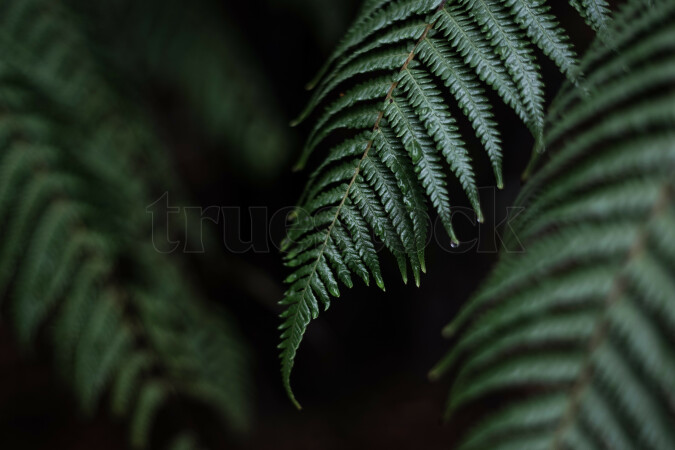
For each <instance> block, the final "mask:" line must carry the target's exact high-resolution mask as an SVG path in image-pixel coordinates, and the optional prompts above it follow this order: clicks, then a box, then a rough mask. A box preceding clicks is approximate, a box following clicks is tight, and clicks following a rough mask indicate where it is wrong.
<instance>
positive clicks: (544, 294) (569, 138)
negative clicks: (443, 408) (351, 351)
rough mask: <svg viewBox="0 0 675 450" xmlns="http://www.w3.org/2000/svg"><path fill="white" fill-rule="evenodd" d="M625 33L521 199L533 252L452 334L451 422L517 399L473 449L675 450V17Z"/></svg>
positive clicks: (670, 13) (630, 13)
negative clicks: (480, 405) (470, 410)
mask: <svg viewBox="0 0 675 450" xmlns="http://www.w3.org/2000/svg"><path fill="white" fill-rule="evenodd" d="M616 20H617V27H615V28H613V30H612V29H611V28H609V27H608V31H607V32H608V33H610V32H611V33H615V34H607V35H605V36H603V37H602V38H601V39H602V40H603V41H604V40H606V39H608V38H609V39H611V41H612V42H615V43H617V44H619V46H620V48H621V51H619V52H618V53H612V52H607V50H606V49H605V48H603V47H602V46H594V47H592V50H591V51H590V53H589V54H588V56H587V57H586V58H585V59H584V61H582V64H581V66H582V67H584V66H587V67H591V66H590V65H589V63H588V61H593V65H592V69H591V70H589V72H588V77H587V78H586V79H585V80H583V81H581V82H580V85H579V89H582V92H585V93H586V94H585V95H576V96H575V97H576V98H577V101H576V102H570V101H569V100H564V101H562V102H559V103H557V104H558V105H559V109H558V114H559V117H560V118H561V119H559V120H557V121H555V122H553V123H552V125H551V127H550V128H549V129H548V130H547V133H546V135H545V143H546V146H547V148H548V149H549V153H548V154H550V155H551V157H550V160H549V161H547V162H546V163H544V164H543V166H542V167H541V169H540V170H539V171H537V173H536V174H535V175H534V176H533V177H532V179H531V180H530V181H529V182H528V184H527V185H526V187H525V188H524V189H523V191H522V193H521V195H520V197H519V199H518V201H517V203H518V205H520V206H522V207H524V208H525V209H524V212H523V214H522V216H520V217H518V218H517V219H516V220H515V223H514V224H513V225H512V228H513V230H514V231H513V235H512V236H511V239H512V240H513V239H518V240H519V241H520V242H521V243H522V245H523V247H524V248H525V250H526V251H525V252H523V253H517V254H516V253H505V254H502V255H501V259H500V261H499V263H498V265H497V267H496V268H495V270H494V271H493V273H492V275H491V276H490V277H489V278H488V280H487V281H486V282H485V283H484V284H483V286H482V287H481V289H480V290H479V292H478V293H477V294H476V295H475V296H474V297H473V299H472V300H471V301H470V302H469V303H468V304H467V306H466V307H465V308H464V309H463V310H462V311H461V312H460V314H459V315H458V316H457V318H456V319H455V320H454V321H453V322H452V323H451V324H450V325H449V326H448V327H447V328H446V329H445V330H444V333H445V334H446V335H447V336H453V337H455V338H456V343H455V345H454V347H453V349H452V350H451V351H450V352H449V353H448V354H447V356H446V357H445V358H444V359H443V360H442V361H441V362H440V363H439V364H438V366H437V367H436V368H435V369H434V370H433V371H432V373H431V376H432V377H438V376H440V375H441V374H442V373H444V372H447V371H452V373H453V374H454V379H453V386H452V389H451V393H450V400H449V404H448V414H455V413H457V412H458V411H460V410H461V409H462V408H464V407H466V406H467V405H469V404H471V403H474V402H476V401H478V400H480V399H484V398H488V397H490V396H492V395H495V394H505V393H506V394H517V395H510V396H508V397H507V398H510V399H512V400H510V401H508V402H507V404H506V405H505V406H504V407H503V408H502V410H501V411H499V412H497V413H494V414H492V415H491V416H488V417H487V418H486V419H484V420H482V421H481V422H480V423H479V424H478V426H477V427H476V428H474V429H473V430H471V431H470V432H469V433H468V436H467V437H466V440H465V441H464V444H463V445H462V446H461V447H460V448H463V449H474V448H542V449H543V448H563V447H569V448H625V449H628V448H650V449H666V448H672V447H673V446H675V433H674V432H673V427H672V416H673V413H675V410H674V406H673V402H672V392H673V390H674V389H675V381H674V380H675V354H674V353H673V348H674V344H675V331H674V330H675V307H674V305H673V302H672V300H673V298H675V283H673V279H675V272H673V267H675V266H674V265H673V262H675V234H674V233H673V231H674V230H675V184H673V173H674V171H675V132H674V130H675V66H674V65H673V63H674V62H675V53H673V52H672V51H662V49H663V48H664V46H666V47H667V46H669V45H672V43H670V44H666V42H665V41H664V36H666V35H667V34H668V33H672V31H673V29H675V9H674V8H673V7H672V2H668V1H661V2H654V4H652V5H651V6H650V8H644V2H642V1H640V0H633V1H632V2H630V3H629V4H628V5H627V6H626V7H625V8H624V9H623V11H622V12H621V13H620V14H619V16H618V17H617V19H616ZM622 23H632V24H639V28H640V29H639V30H638V29H634V28H633V29H629V28H628V27H626V28H623V29H622V27H621V26H620V24H622ZM626 34H631V35H633V36H639V37H637V39H635V40H633V41H632V42H631V41H629V40H627V39H626ZM600 54H602V56H601V55H600ZM619 68H620V69H619ZM600 80H602V81H601V82H600ZM619 86H621V88H619ZM566 92H571V91H566ZM563 95H565V94H563ZM568 95H569V94H568ZM564 98H565V99H566V98H567V97H564ZM563 136H564V139H563Z"/></svg>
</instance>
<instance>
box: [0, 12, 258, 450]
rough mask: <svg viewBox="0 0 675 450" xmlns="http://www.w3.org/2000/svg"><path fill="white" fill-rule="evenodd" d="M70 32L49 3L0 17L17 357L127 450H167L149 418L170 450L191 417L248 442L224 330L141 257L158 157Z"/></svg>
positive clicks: (182, 285) (162, 168)
mask: <svg viewBox="0 0 675 450" xmlns="http://www.w3.org/2000/svg"><path fill="white" fill-rule="evenodd" d="M74 23H75V22H74V21H73V16H72V15H71V14H70V12H69V10H68V9H66V8H63V7H62V4H61V3H60V2H53V1H51V0H25V1H20V2H14V1H12V2H2V3H1V4H0V55H1V56H0V148H1V149H2V151H1V152H0V154H1V155H2V156H0V232H1V233H2V235H3V240H2V243H0V299H2V300H3V301H2V310H3V312H4V313H5V314H4V317H3V320H5V321H8V322H9V323H10V324H11V326H12V328H13V329H14V330H15V333H16V335H17V336H18V339H19V341H20V343H21V344H23V345H24V346H25V347H30V346H31V344H32V343H35V342H36V341H37V340H40V339H44V340H45V341H46V342H48V344H49V345H48V346H49V349H50V350H51V353H52V355H51V357H52V359H53V361H54V365H55V367H56V369H57V372H58V373H59V374H60V375H61V376H62V378H63V379H64V380H65V381H67V382H68V383H69V384H70V385H71V387H72V389H73V390H74V391H75V393H76V394H77V397H78V398H79V400H80V403H81V405H82V407H83V409H84V410H85V411H86V412H89V413H92V412H94V411H95V410H96V409H97V407H98V406H99V404H100V400H101V399H102V398H103V397H104V396H105V397H107V398H109V399H110V406H111V409H112V411H113V413H114V414H116V415H119V416H121V417H124V418H128V419H129V422H130V428H131V442H132V445H133V446H134V447H135V448H144V447H147V446H148V444H149V443H150V442H151V441H152V442H155V441H156V440H157V439H159V441H160V442H161V441H162V440H170V439H171V438H172V437H173V436H168V437H159V438H158V437H157V436H155V435H153V434H152V430H153V428H154V422H155V421H156V420H157V417H158V415H159V413H160V411H162V412H164V411H165V412H166V414H169V415H177V416H178V419H177V420H178V423H179V424H180V425H181V427H182V428H185V429H186V430H187V434H181V433H182V431H185V430H183V429H177V430H173V429H172V430H171V431H172V432H176V438H177V441H176V442H175V448H181V446H182V448H185V445H187V444H186V442H194V441H195V440H198V439H200V438H201V436H199V432H200V431H201V430H200V428H199V426H200V425H199V424H195V423H193V421H192V419H191V418H189V411H192V410H195V409H198V410H200V411H201V410H202V409H205V410H207V411H208V414H209V416H210V417H212V418H213V419H214V420H218V421H219V422H221V423H226V424H228V425H229V426H230V427H231V428H232V429H233V430H241V429H244V428H245V427H246V424H247V421H248V415H249V409H250V400H249V396H248V392H249V388H248V374H247V366H248V362H247V356H246V351H245V348H244V346H243V344H242V342H241V338H240V337H239V335H238V333H237V332H236V329H235V326H234V325H233V324H232V323H230V321H229V319H228V318H227V314H226V313H224V312H222V311H218V312H216V311H214V308H213V307H212V306H210V305H208V304H207V303H205V302H204V301H202V300H201V299H200V298H199V294H198V293H197V292H196V291H195V290H194V289H192V288H191V287H190V286H189V283H188V282H187V280H186V279H185V278H184V277H183V276H182V275H181V274H180V271H179V270H178V269H177V267H176V263H175V261H172V260H169V259H168V258H166V257H164V255H161V254H159V253H157V251H156V250H155V249H154V248H153V246H152V244H151V239H150V236H149V231H150V229H149V226H148V221H147V217H146V212H145V207H146V205H147V204H149V203H151V201H152V200H153V195H154V194H155V192H154V190H155V189H157V186H156V185H155V182H156V181H157V180H158V179H162V186H163V187H165V186H167V185H170V184H171V179H172V175H171V171H170V170H169V169H168V167H169V164H168V163H167V161H166V159H167V157H166V155H165V154H164V153H163V151H162V150H161V149H160V147H159V146H158V145H157V143H156V141H155V139H154V138H153V136H152V127H150V126H149V125H148V124H147V123H146V122H145V121H144V119H143V115H142V114H141V113H140V111H139V110H137V109H135V108H134V107H133V106H132V105H130V104H128V103H126V102H125V101H124V99H123V98H122V96H120V95H119V94H118V93H117V92H116V91H115V90H114V89H113V88H112V87H111V86H110V85H109V83H107V82H106V80H105V78H104V77H102V76H101V75H100V72H99V70H98V67H97V60H96V58H95V57H93V56H92V50H91V49H90V48H89V46H88V45H87V41H86V40H85V39H84V38H83V37H82V34H81V33H80V30H79V29H78V27H77V26H75V25H74ZM145 174H150V175H151V176H152V177H155V178H156V179H153V178H148V177H147V176H145ZM181 414H182V415H181ZM184 419H189V420H184ZM172 420H173V419H172ZM195 433H196V434H195Z"/></svg>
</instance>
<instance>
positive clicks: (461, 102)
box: [280, 0, 602, 402]
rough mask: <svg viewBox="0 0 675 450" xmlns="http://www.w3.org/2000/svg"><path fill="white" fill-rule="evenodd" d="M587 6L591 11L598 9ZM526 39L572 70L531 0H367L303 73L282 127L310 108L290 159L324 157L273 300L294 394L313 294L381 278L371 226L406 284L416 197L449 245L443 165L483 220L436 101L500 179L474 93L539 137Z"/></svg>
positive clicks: (467, 169)
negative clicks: (283, 282) (492, 95)
mask: <svg viewBox="0 0 675 450" xmlns="http://www.w3.org/2000/svg"><path fill="white" fill-rule="evenodd" d="M591 6H592V5H591V3H590V2H584V4H583V5H579V10H580V11H582V12H584V16H585V17H590V14H588V13H587V10H589V9H590V8H591ZM593 11H594V14H593V17H597V14H595V13H596V12H597V13H598V14H600V13H602V10H598V11H599V12H598V11H596V9H593ZM535 46H537V47H539V48H540V49H541V50H542V51H543V53H544V54H545V55H547V56H548V57H550V58H551V59H552V60H553V61H554V62H555V63H556V65H557V66H558V67H559V68H560V70H561V72H562V73H563V74H564V75H565V76H567V77H568V79H570V80H573V81H576V77H577V76H578V74H579V70H578V67H577V61H576V56H575V53H574V50H573V48H572V46H571V44H570V41H569V39H568V38H567V36H566V33H565V31H564V30H563V29H562V28H561V27H560V25H559V24H558V22H557V21H556V20H555V18H554V17H553V16H552V15H551V14H550V12H549V7H548V5H547V4H546V2H545V1H543V0H539V1H535V2H532V1H525V0H510V1H506V2H497V1H492V0H462V1H459V2H446V1H442V0H400V1H397V2H393V1H388V0H372V1H369V2H366V4H364V7H363V9H362V11H361V13H360V15H359V16H358V17H357V19H356V20H355V22H354V24H353V25H352V26H351V28H350V29H349V30H348V31H347V33H346V34H345V36H344V38H343V40H342V41H341V42H340V43H339V44H338V46H337V48H336V50H335V51H334V53H333V54H332V55H331V57H330V58H329V59H328V61H327V62H326V64H325V65H324V66H323V68H322V69H321V71H320V72H319V75H318V76H317V77H316V79H315V80H314V81H312V82H311V83H310V87H311V88H313V91H314V92H313V95H312V98H311V100H310V101H309V103H308V105H307V107H306V108H305V110H304V111H303V112H302V113H301V114H300V115H299V117H298V118H297V119H296V120H295V121H293V124H297V123H300V122H301V121H303V120H305V119H307V118H308V117H310V116H311V115H312V114H316V117H317V119H316V122H315V125H314V127H313V129H312V131H311V133H310V136H309V138H308V140H307V143H306V145H305V148H304V150H303V152H302V155H301V157H300V159H299V161H298V163H297V165H296V166H295V169H296V170H299V169H302V168H303V167H305V165H306V163H307V162H308V160H309V158H310V156H311V155H312V154H313V153H315V151H317V150H324V151H325V156H323V157H322V159H323V162H322V163H321V164H320V165H319V167H318V168H317V169H316V170H315V171H314V172H313V173H312V174H311V176H310V179H309V182H308V184H307V187H306V189H305V191H304V193H303V195H302V197H301V200H300V202H299V205H300V207H299V208H298V211H299V213H298V214H297V219H296V223H295V224H294V225H293V229H292V230H291V231H289V233H288V237H287V240H286V242H287V246H286V249H287V251H288V253H287V254H286V256H285V260H286V264H287V265H288V266H290V267H293V270H294V272H293V275H292V276H291V277H290V278H289V279H288V280H287V281H288V283H289V284H290V286H289V289H288V290H287V292H286V294H285V296H284V299H283V300H282V302H281V304H283V305H285V306H286V307H287V310H286V311H285V312H284V314H283V315H282V319H283V322H282V325H281V327H280V328H281V330H282V336H281V340H282V342H281V344H280V348H281V365H282V378H283V383H284V386H285V387H286V390H287V392H288V394H289V396H290V397H291V398H292V399H293V401H294V402H295V399H294V397H293V394H292V392H291V389H290V381H289V378H290V372H291V368H292V366H293V361H294V358H295V355H296V352H297V349H298V346H299V344H300V341H301V339H302V336H303V334H304V332H305V329H306V327H307V325H308V324H309V322H310V321H311V320H312V319H314V318H316V317H317V316H318V314H319V304H320V303H321V304H322V305H323V306H324V308H327V307H328V305H329V304H330V297H331V296H337V295H336V294H338V293H339V290H338V280H339V281H340V282H342V283H343V284H345V285H346V286H348V287H350V286H351V285H352V281H351V274H357V275H358V276H359V278H361V279H363V280H364V282H365V283H366V284H367V283H368V280H369V278H370V276H371V275H372V276H373V277H374V278H375V279H376V281H377V284H378V286H380V287H383V283H382V278H381V273H380V269H379V263H378V257H377V254H376V253H375V250H374V249H375V245H374V241H373V238H372V235H371V232H372V233H373V234H374V235H375V236H377V238H378V239H380V240H381V241H382V242H383V243H384V245H385V247H386V248H387V249H388V250H389V251H390V252H391V253H392V254H393V255H394V257H395V259H396V262H397V264H398V267H399V270H400V272H401V276H402V278H403V280H404V282H407V279H408V270H410V271H412V275H413V278H414V279H415V283H416V284H419V282H420V274H421V273H423V272H424V271H425V270H426V264H425V261H424V248H425V246H426V243H427V233H428V229H427V224H428V208H429V204H430V205H431V206H432V209H433V211H434V212H435V213H436V214H438V216H439V219H440V220H441V222H442V224H443V226H444V228H445V230H446V231H447V233H448V235H449V237H450V241H451V243H452V245H453V246H457V245H459V238H458V237H457V236H456V233H455V231H454V228H453V226H452V220H451V218H452V208H451V198H450V190H449V189H448V178H447V174H448V172H450V173H451V174H452V175H453V177H452V179H451V180H450V182H451V183H458V184H459V185H460V186H461V187H462V190H463V191H464V193H465V194H466V196H467V197H468V200H469V203H470V204H471V206H472V207H473V209H474V211H475V213H476V216H477V219H478V221H479V222H480V221H482V220H483V213H482V211H481V208H480V199H479V195H478V188H477V184H476V175H475V168H474V164H473V161H472V155H471V151H472V149H470V148H469V147H468V146H467V145H466V143H465V139H464V137H463V135H462V132H461V131H460V130H459V127H458V125H457V118H456V117H453V113H452V112H451V108H449V106H448V104H447V100H446V98H447V97H451V98H453V100H454V101H455V102H456V104H457V106H459V109H460V110H461V112H462V114H464V115H465V116H466V118H467V119H468V121H469V123H470V124H471V127H472V129H473V132H474V133H475V134H476V137H477V138H478V140H479V141H480V143H481V144H482V147H483V149H484V151H485V152H486V153H487V156H488V159H489V161H490V164H491V166H492V172H493V173H494V176H495V180H496V185H497V186H498V187H499V188H501V187H503V184H504V182H503V179H502V169H501V166H502V149H501V138H500V134H499V131H498V126H497V124H496V123H495V120H494V115H493V113H492V110H491V109H492V106H491V105H490V103H489V102H488V94H487V93H486V90H487V89H493V90H494V91H495V92H496V93H497V94H498V96H499V97H500V98H501V99H502V100H503V101H504V102H505V103H506V104H507V105H508V106H509V107H511V108H512V109H513V110H514V111H515V113H516V114H517V115H518V117H519V118H520V119H521V120H522V121H523V123H524V124H525V125H526V126H527V127H528V128H529V129H530V130H531V131H532V133H533V135H534V137H535V139H536V140H537V141H541V140H542V136H543V125H544V112H543V104H544V96H543V92H544V88H543V82H542V79H541V74H540V70H539V66H538V65H537V63H536V60H535V54H534V51H533V50H534V47H535ZM319 107H321V108H322V110H321V111H320V112H318V113H317V110H318V108H319ZM336 141H337V143H336V144H334V145H333V146H332V147H330V148H326V147H327V145H328V144H327V143H328V142H331V143H335V142H336ZM448 169H449V170H448ZM453 201H454V200H453Z"/></svg>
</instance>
